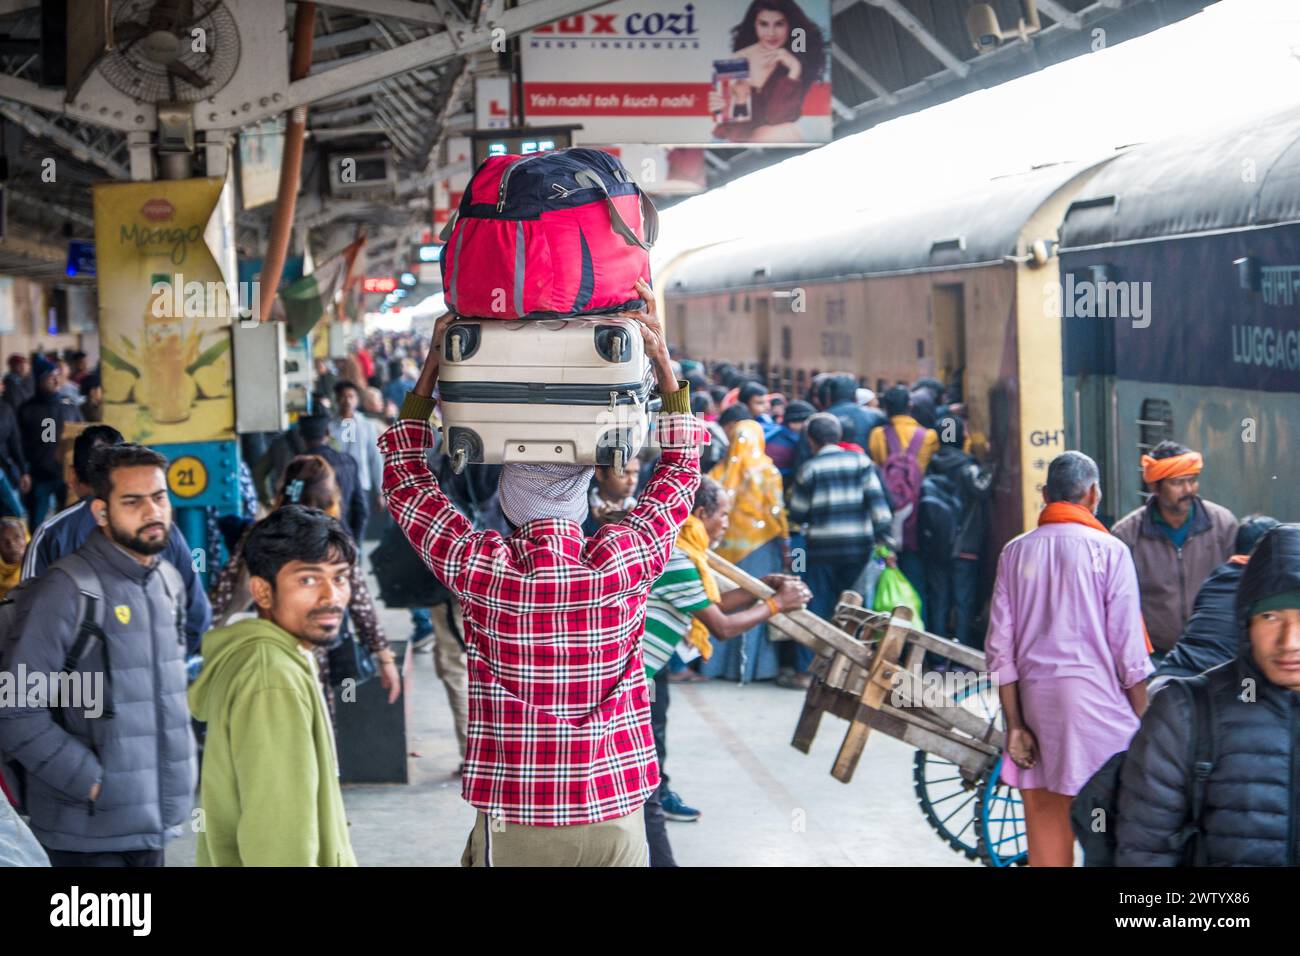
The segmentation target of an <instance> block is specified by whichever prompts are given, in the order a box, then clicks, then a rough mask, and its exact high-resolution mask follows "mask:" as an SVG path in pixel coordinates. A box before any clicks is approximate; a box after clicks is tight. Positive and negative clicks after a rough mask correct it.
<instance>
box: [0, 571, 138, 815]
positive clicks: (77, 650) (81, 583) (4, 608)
mask: <svg viewBox="0 0 1300 956" xmlns="http://www.w3.org/2000/svg"><path fill="white" fill-rule="evenodd" d="M56 568H57V569H58V570H60V571H62V572H63V573H64V574H66V575H68V577H70V578H72V580H73V583H75V584H76V585H77V591H78V600H79V601H80V602H81V609H80V613H79V614H78V617H79V618H80V620H81V623H80V624H79V625H78V627H77V638H76V640H75V641H73V644H72V647H71V649H70V650H69V651H68V656H67V657H66V658H65V659H64V661H63V673H65V674H71V673H73V672H74V671H76V669H77V667H78V666H80V664H81V661H82V659H83V658H84V657H85V656H86V652H87V651H89V650H90V645H91V643H92V642H93V641H99V642H101V644H105V646H106V640H105V636H104V588H103V585H101V584H100V581H99V574H98V573H96V571H95V568H94V566H93V565H92V564H91V563H90V562H89V561H87V560H86V559H85V558H84V557H82V556H81V555H79V554H77V553H75V552H74V553H72V554H68V555H64V557H62V558H60V559H59V560H58V561H56V562H55V563H54V564H52V565H50V567H49V568H48V569H47V571H46V573H49V571H53V570H54V569H56ZM35 580H37V579H35V578H29V579H28V580H26V581H24V582H22V583H21V584H19V585H18V587H16V588H14V589H13V590H12V591H10V592H9V593H8V594H7V595H5V597H4V599H3V600H0V672H5V671H8V670H9V669H10V655H11V654H12V653H13V649H14V645H15V644H17V643H18V636H19V635H20V634H21V633H22V627H23V622H24V621H25V620H26V619H27V615H28V614H29V613H30V612H31V610H32V606H33V604H34V603H35V602H34V601H33V600H32V599H31V596H32V593H33V590H34V589H33V586H32V582H33V581H35ZM109 687H110V685H109V682H108V679H107V677H105V680H104V689H105V698H106V699H105V702H104V716H106V717H111V716H112V706H113V705H112V697H111V695H110V694H109V692H108V691H109ZM25 773H26V772H25V770H24V769H23V766H22V764H20V763H18V761H16V760H10V759H8V758H7V757H5V755H4V754H3V753H0V777H2V778H3V780H4V785H5V789H7V790H8V791H9V792H10V793H11V794H12V795H13V797H14V800H15V801H16V806H17V807H18V809H19V810H20V811H21V810H22V809H23V805H24V803H25V802H26V789H27V787H26V776H25Z"/></svg>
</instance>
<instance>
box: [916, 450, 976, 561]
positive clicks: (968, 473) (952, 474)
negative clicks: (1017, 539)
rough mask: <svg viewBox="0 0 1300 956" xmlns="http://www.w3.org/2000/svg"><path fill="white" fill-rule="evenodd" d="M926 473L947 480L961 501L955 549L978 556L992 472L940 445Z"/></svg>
mask: <svg viewBox="0 0 1300 956" xmlns="http://www.w3.org/2000/svg"><path fill="white" fill-rule="evenodd" d="M926 473H927V474H930V475H937V476H939V477H941V478H944V479H946V480H947V482H948V484H949V486H950V487H951V488H953V489H954V490H955V491H956V492H957V495H958V496H959V498H960V499H961V506H962V513H961V515H960V518H961V527H960V530H959V532H958V535H957V550H958V551H959V552H961V553H963V554H974V555H978V554H980V553H981V552H982V551H983V548H984V539H985V538H986V537H988V533H989V506H988V501H989V495H990V494H991V492H992V490H993V473H992V471H988V470H984V469H981V468H980V465H979V462H977V461H976V460H975V459H974V457H973V456H971V455H968V454H966V453H965V452H964V451H962V450H961V449H960V448H955V447H953V446H952V445H940V446H939V450H938V451H936V452H935V453H934V455H933V457H931V458H930V465H929V467H928V468H927V469H926Z"/></svg>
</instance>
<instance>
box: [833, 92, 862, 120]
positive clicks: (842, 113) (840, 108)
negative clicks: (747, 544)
mask: <svg viewBox="0 0 1300 956" xmlns="http://www.w3.org/2000/svg"><path fill="white" fill-rule="evenodd" d="M831 109H833V110H834V111H835V113H836V115H838V116H839V117H840V118H841V119H846V120H851V119H855V118H856V117H857V115H858V114H857V113H855V112H853V110H851V109H849V108H848V107H847V106H845V105H844V104H843V103H841V102H840V101H839V100H838V99H836V98H835V97H834V96H832V97H831Z"/></svg>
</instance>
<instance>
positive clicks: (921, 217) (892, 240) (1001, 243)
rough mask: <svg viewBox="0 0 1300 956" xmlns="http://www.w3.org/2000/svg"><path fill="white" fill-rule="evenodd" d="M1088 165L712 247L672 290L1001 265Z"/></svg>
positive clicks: (684, 269) (676, 273) (693, 258)
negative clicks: (841, 222) (806, 230)
mask: <svg viewBox="0 0 1300 956" xmlns="http://www.w3.org/2000/svg"><path fill="white" fill-rule="evenodd" d="M1090 165H1091V164H1088V163H1059V164H1056V165H1052V166H1045V167H1041V168H1038V169H1035V170H1032V171H1030V172H1027V173H1022V174H1019V175H1015V176H1004V177H1001V178H998V179H995V180H992V181H991V182H989V183H988V184H987V186H985V187H983V188H981V189H978V190H975V191H972V192H971V193H969V194H968V195H966V196H963V197H958V198H956V199H943V200H938V201H936V200H933V199H931V200H929V202H928V203H925V204H923V205H921V206H920V207H919V208H914V209H910V210H908V211H907V212H905V213H898V212H895V213H892V214H891V215H888V216H883V217H873V216H872V215H871V214H870V212H869V211H867V212H863V213H858V214H856V215H857V216H858V217H859V218H858V219H857V221H855V222H852V223H850V224H848V225H845V226H843V227H840V228H837V229H834V230H832V231H829V232H824V233H818V234H808V235H804V236H802V237H801V236H788V237H781V238H774V239H765V240H762V241H754V240H745V239H740V240H736V241H733V242H726V243H722V244H719V245H715V246H711V247H710V248H708V249H703V250H701V251H699V252H696V253H693V254H692V255H690V256H689V257H687V258H686V259H685V260H684V261H683V262H682V263H681V264H680V265H678V266H676V267H675V268H674V269H673V270H672V272H671V273H670V274H669V276H668V288H667V294H669V295H683V294H698V293H702V292H711V291H717V290H723V289H732V288H737V287H751V286H787V287H788V286H790V285H797V284H798V283H800V282H812V281H816V280H819V279H830V278H844V277H848V276H871V275H889V274H897V273H905V272H916V271H928V270H937V269H951V268H956V267H965V266H973V265H979V264H988V263H996V262H1001V261H1002V260H1003V259H1004V258H1005V257H1006V256H1011V255H1017V254H1020V253H1022V252H1023V250H1021V249H1019V248H1018V246H1019V239H1020V234H1021V231H1022V230H1023V229H1024V227H1025V224H1026V222H1027V221H1028V220H1029V218H1030V217H1031V216H1032V215H1033V214H1034V212H1035V210H1037V209H1038V207H1039V206H1041V205H1042V204H1043V203H1044V202H1046V201H1047V199H1048V198H1049V197H1051V196H1052V194H1053V193H1055V192H1056V191H1057V190H1059V189H1060V188H1061V187H1062V186H1064V185H1065V184H1066V183H1068V182H1069V181H1070V180H1071V179H1073V178H1074V177H1076V176H1078V175H1079V174H1080V173H1082V172H1084V171H1085V170H1086V169H1088V168H1089V166H1090Z"/></svg>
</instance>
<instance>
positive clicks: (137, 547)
mask: <svg viewBox="0 0 1300 956" xmlns="http://www.w3.org/2000/svg"><path fill="white" fill-rule="evenodd" d="M153 528H162V530H163V534H162V535H161V536H160V537H159V538H158V539H157V540H156V541H153V540H150V539H148V538H145V537H144V536H143V535H144V533H145V532H146V531H149V530H151V529H153ZM169 530H170V528H169V526H168V525H165V524H163V523H162V522H161V521H159V522H155V523H153V524H147V525H145V526H144V527H143V528H140V529H138V530H137V531H136V532H135V533H134V534H131V533H129V532H126V531H123V530H122V529H121V528H119V527H118V526H117V525H115V524H113V519H112V517H111V516H110V517H109V519H108V534H109V537H111V538H112V539H113V540H114V541H115V542H116V543H117V544H119V545H121V546H122V547H123V548H126V550H128V551H133V552H135V553H136V554H143V555H145V556H146V557H152V556H153V555H155V554H159V553H160V552H162V551H164V550H165V549H166V548H167V540H168V537H169V534H168V532H169Z"/></svg>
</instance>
